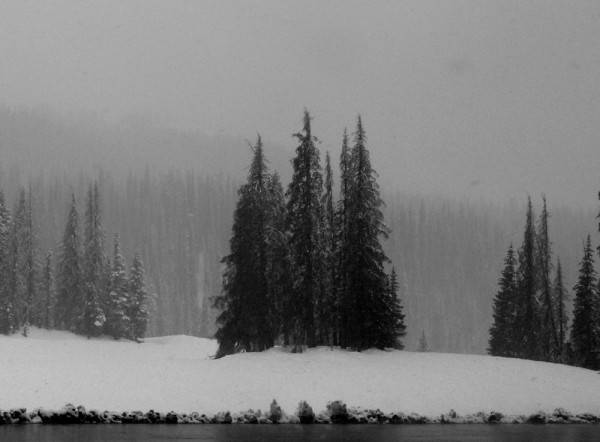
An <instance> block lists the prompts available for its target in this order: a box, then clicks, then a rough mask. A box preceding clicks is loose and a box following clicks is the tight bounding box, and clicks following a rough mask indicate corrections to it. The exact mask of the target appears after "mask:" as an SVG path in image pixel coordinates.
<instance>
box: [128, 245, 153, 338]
mask: <svg viewBox="0 0 600 442" xmlns="http://www.w3.org/2000/svg"><path fill="white" fill-rule="evenodd" d="M147 304H148V293H147V292H146V281H145V278H144V265H143V262H142V257H141V255H140V254H139V253H136V254H135V256H134V258H133V263H132V265H131V268H130V269H129V305H128V309H127V316H128V317H129V318H130V321H131V331H132V335H133V338H134V339H135V341H136V342H139V340H140V339H144V336H145V335H146V329H147V327H148V319H149V316H150V315H149V314H148V305H147Z"/></svg>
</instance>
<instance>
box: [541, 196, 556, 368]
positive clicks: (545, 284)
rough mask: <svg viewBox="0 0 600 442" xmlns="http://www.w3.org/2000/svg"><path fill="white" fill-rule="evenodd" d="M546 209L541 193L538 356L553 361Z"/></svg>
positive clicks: (553, 320)
mask: <svg viewBox="0 0 600 442" xmlns="http://www.w3.org/2000/svg"><path fill="white" fill-rule="evenodd" d="M548 218H549V214H548V210H547V208H546V196H545V195H543V207H542V213H541V214H540V218H539V221H538V229H537V236H536V241H537V242H536V246H537V247H536V251H537V254H536V256H537V263H536V268H537V271H538V278H539V287H540V306H541V308H540V320H541V323H540V347H541V348H540V350H541V354H540V357H541V359H543V360H546V361H555V360H557V359H558V357H559V351H560V350H559V347H560V345H559V342H558V341H559V340H558V331H557V325H556V323H557V319H556V314H557V312H556V306H555V305H554V299H553V296H552V282H551V272H552V245H551V242H550V237H549V234H548Z"/></svg>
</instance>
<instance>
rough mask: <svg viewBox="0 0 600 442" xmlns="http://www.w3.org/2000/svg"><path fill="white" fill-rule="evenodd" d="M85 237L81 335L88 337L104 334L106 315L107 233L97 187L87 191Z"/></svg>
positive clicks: (91, 186)
mask: <svg viewBox="0 0 600 442" xmlns="http://www.w3.org/2000/svg"><path fill="white" fill-rule="evenodd" d="M85 223H86V226H85V235H84V243H83V275H84V290H85V307H84V311H83V316H82V318H81V323H80V331H81V333H82V334H85V335H86V336H87V337H92V336H98V335H100V334H101V333H102V329H103V327H104V323H105V322H106V315H105V313H104V310H103V305H102V304H103V303H102V301H103V299H102V298H103V295H104V293H103V292H104V290H103V289H105V287H104V283H103V275H104V233H103V231H102V224H101V219H100V193H99V191H98V183H97V182H96V183H94V184H93V185H92V184H90V185H89V188H88V197H87V207H86V211H85Z"/></svg>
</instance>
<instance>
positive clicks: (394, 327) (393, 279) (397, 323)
mask: <svg viewBox="0 0 600 442" xmlns="http://www.w3.org/2000/svg"><path fill="white" fill-rule="evenodd" d="M398 287H399V284H398V275H397V274H396V268H395V267H392V273H391V274H390V277H389V282H388V290H389V292H388V299H387V304H388V309H389V314H388V320H389V331H388V333H387V336H388V341H387V342H385V343H384V345H385V347H392V348H395V349H396V350H402V349H404V344H402V341H401V340H400V338H402V337H404V336H405V335H406V325H405V324H404V317H405V315H404V313H403V309H404V308H403V307H402V303H401V302H400V298H399V297H398Z"/></svg>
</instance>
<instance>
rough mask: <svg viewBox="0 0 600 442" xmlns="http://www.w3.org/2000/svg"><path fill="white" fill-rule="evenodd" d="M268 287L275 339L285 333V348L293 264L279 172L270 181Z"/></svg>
mask: <svg viewBox="0 0 600 442" xmlns="http://www.w3.org/2000/svg"><path fill="white" fill-rule="evenodd" d="M267 196H268V204H267V212H266V213H267V215H268V220H269V228H268V229H267V230H266V231H267V284H268V289H269V296H268V300H269V301H268V302H269V303H270V305H271V310H270V313H269V315H270V316H271V318H272V324H273V336H277V335H278V334H280V333H283V342H284V345H289V339H290V335H291V334H292V331H293V330H292V325H293V322H292V321H293V317H292V316H291V303H292V301H293V298H292V297H291V293H292V275H291V272H292V262H291V257H290V250H289V246H288V238H287V235H286V233H285V199H284V194H283V187H282V186H281V182H280V180H279V175H278V174H277V172H275V173H273V175H271V176H269V178H268V181H267Z"/></svg>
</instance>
